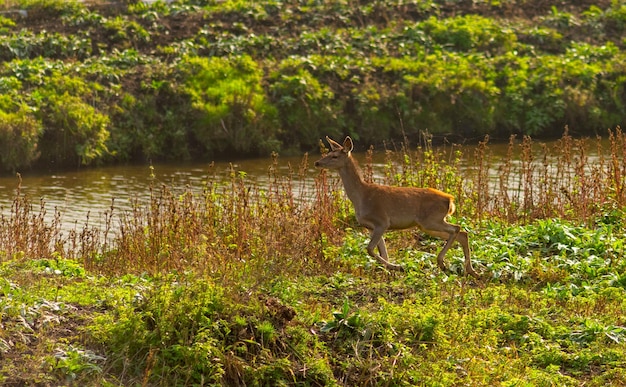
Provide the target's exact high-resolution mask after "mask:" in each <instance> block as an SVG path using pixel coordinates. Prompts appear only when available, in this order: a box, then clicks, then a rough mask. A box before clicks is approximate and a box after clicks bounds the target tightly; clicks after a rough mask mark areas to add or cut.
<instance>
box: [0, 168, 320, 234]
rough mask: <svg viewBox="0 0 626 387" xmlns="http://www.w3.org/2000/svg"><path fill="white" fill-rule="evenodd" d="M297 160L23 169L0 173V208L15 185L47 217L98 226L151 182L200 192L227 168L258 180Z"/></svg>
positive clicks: (66, 224)
mask: <svg viewBox="0 0 626 387" xmlns="http://www.w3.org/2000/svg"><path fill="white" fill-rule="evenodd" d="M301 162H302V158H300V157H298V158H279V159H278V161H277V163H276V164H275V165H274V166H273V163H272V159H271V158H269V157H268V158H266V159H258V160H239V161H236V162H235V161H233V162H223V163H214V164H213V165H211V164H208V163H193V164H192V163H185V164H176V165H175V164H156V165H152V166H150V165H132V166H113V167H103V168H90V169H81V170H78V171H65V172H59V173H54V174H41V173H35V172H25V173H22V174H21V175H20V176H19V177H18V176H16V175H12V176H6V175H4V176H0V213H1V214H2V216H4V217H9V216H11V207H12V205H13V202H14V198H15V196H16V194H17V192H18V186H19V190H20V192H21V194H23V195H25V196H26V197H27V198H28V199H29V202H30V203H31V204H32V206H33V208H34V210H35V211H34V212H35V213H39V208H40V205H41V203H43V204H44V205H45V209H46V219H48V220H51V219H52V218H53V216H54V213H55V212H58V213H59V214H60V216H61V224H62V226H63V229H73V228H75V227H76V229H78V230H80V229H82V227H83V226H84V225H85V224H86V223H87V222H88V224H89V225H90V226H94V227H98V228H101V227H102V226H103V224H104V221H105V213H106V212H110V211H111V206H112V205H114V208H115V210H114V213H117V214H120V213H121V212H123V211H127V210H129V209H130V208H131V203H132V202H134V201H139V202H140V203H141V202H145V201H147V200H148V199H149V197H150V187H160V186H161V185H166V186H167V187H169V188H171V189H172V190H180V191H181V192H182V191H183V190H184V189H187V188H191V189H192V190H197V191H198V192H200V191H201V189H202V187H203V185H204V184H205V183H206V182H212V181H215V180H217V181H220V180H228V179H230V175H231V173H232V171H235V173H240V172H245V175H246V181H248V182H249V183H250V184H259V185H260V186H263V185H264V184H267V181H268V179H269V169H270V167H272V168H274V169H276V170H277V171H276V173H278V174H279V175H285V176H288V175H289V174H290V173H291V172H290V171H291V170H293V169H297V168H298V166H299V165H300V163H301ZM310 164H311V166H310V173H309V175H310V177H311V179H312V178H313V176H314V174H315V173H316V171H314V169H313V166H312V163H310ZM292 165H293V168H292V167H291V166H292ZM20 178H21V183H20ZM114 219H115V217H114ZM113 226H115V225H113Z"/></svg>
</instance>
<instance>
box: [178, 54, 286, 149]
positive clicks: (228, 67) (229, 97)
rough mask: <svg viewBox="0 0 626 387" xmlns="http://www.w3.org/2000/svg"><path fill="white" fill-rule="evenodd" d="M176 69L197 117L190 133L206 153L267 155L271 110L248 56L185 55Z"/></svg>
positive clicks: (272, 139) (272, 132)
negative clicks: (227, 151) (190, 56)
mask: <svg viewBox="0 0 626 387" xmlns="http://www.w3.org/2000/svg"><path fill="white" fill-rule="evenodd" d="M179 71H180V73H181V76H182V77H183V82H184V89H185V91H186V92H187V93H188V94H189V96H190V98H191V100H192V103H193V108H194V110H195V111H194V115H195V117H196V119H197V122H196V123H195V124H194V126H193V127H192V128H191V130H192V133H193V134H194V136H195V138H196V139H197V140H198V141H199V143H200V144H201V145H202V146H203V147H204V149H205V150H206V151H207V152H209V153H215V152H219V151H222V152H223V151H226V150H234V151H236V152H242V153H257V154H264V153H265V154H267V153H269V151H271V150H274V149H276V148H277V146H278V141H277V139H276V133H277V126H278V125H277V122H276V109H275V107H273V106H272V105H271V104H269V103H268V101H267V98H266V96H265V94H264V91H263V88H262V86H261V79H262V75H263V74H262V71H261V70H260V69H259V68H258V65H257V64H256V63H255V62H254V61H253V60H252V58H250V57H248V56H241V57H237V58H215V57H213V58H199V57H196V58H187V59H186V60H184V61H182V62H181V63H180V65H179Z"/></svg>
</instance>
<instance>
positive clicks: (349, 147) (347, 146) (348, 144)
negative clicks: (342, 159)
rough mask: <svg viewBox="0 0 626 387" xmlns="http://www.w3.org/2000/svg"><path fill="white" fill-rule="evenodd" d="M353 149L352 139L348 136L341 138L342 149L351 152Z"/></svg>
mask: <svg viewBox="0 0 626 387" xmlns="http://www.w3.org/2000/svg"><path fill="white" fill-rule="evenodd" d="M352 149H354V144H352V139H351V138H350V136H347V137H346V139H345V140H343V151H344V152H346V153H350V152H352Z"/></svg>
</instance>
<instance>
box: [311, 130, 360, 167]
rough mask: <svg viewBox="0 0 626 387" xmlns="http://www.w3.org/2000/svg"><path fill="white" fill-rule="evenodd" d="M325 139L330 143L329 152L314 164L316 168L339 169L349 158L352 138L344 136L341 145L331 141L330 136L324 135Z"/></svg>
mask: <svg viewBox="0 0 626 387" xmlns="http://www.w3.org/2000/svg"><path fill="white" fill-rule="evenodd" d="M326 141H328V144H329V145H330V152H328V153H327V154H326V155H325V156H324V157H322V158H321V159H319V160H317V161H316V162H315V166H316V167H318V168H328V169H339V168H342V167H343V166H345V165H346V164H347V163H348V162H349V159H350V152H352V148H353V147H354V145H353V144H352V139H351V138H350V137H346V139H345V140H343V145H340V144H339V143H338V142H335V141H333V140H332V139H331V138H330V137H328V136H326Z"/></svg>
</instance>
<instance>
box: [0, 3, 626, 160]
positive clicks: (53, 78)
mask: <svg viewBox="0 0 626 387" xmlns="http://www.w3.org/2000/svg"><path fill="white" fill-rule="evenodd" d="M2 4H4V6H5V8H7V7H8V6H7V5H8V4H9V2H1V3H0V5H2ZM10 5H11V6H12V7H14V9H15V8H22V9H25V10H26V11H27V13H26V16H24V14H23V13H19V12H8V13H3V14H2V15H1V16H0V35H1V36H2V38H3V39H2V43H1V44H0V60H1V61H2V66H1V67H0V91H2V93H1V97H0V118H1V119H0V143H1V144H2V146H3V150H2V152H0V168H1V169H2V170H4V171H15V170H18V171H19V170H23V169H24V168H27V167H29V166H34V167H38V168H61V167H68V166H71V167H75V166H77V165H89V164H98V163H111V162H123V161H136V160H141V161H143V160H180V159H211V158H214V157H220V156H223V155H232V154H233V153H236V154H237V155H240V156H244V155H268V154H269V153H270V152H271V151H275V150H279V151H281V152H301V151H303V150H312V149H315V148H316V147H317V143H318V139H319V138H322V137H323V136H325V135H333V136H339V135H344V134H350V135H351V136H353V138H355V139H357V140H359V141H360V142H362V143H364V144H368V145H369V144H380V143H382V141H385V140H389V139H402V138H404V137H408V138H410V139H415V138H417V137H418V136H419V135H420V134H421V133H423V132H424V131H428V132H430V133H434V134H436V135H440V136H444V135H447V136H455V137H457V138H460V137H465V138H473V139H476V138H482V136H483V135H484V134H490V135H491V136H492V138H497V137H499V138H504V139H506V138H507V137H508V135H509V134H511V133H517V134H529V135H534V136H549V135H554V134H555V133H557V134H560V133H561V132H562V131H563V128H564V126H565V125H568V126H569V128H570V131H571V132H572V133H575V134H594V133H604V132H605V131H606V129H607V128H615V127H616V126H617V125H620V124H622V123H623V117H624V116H625V115H626V114H625V113H626V112H625V111H624V109H625V107H624V100H625V99H626V95H625V94H624V80H625V79H626V76H625V71H624V63H626V61H625V60H624V50H623V49H624V45H625V42H624V38H623V36H624V34H623V33H624V28H625V26H626V16H625V15H626V5H624V4H623V2H621V1H612V2H609V1H598V2H576V4H575V5H573V4H570V3H569V2H567V3H563V4H561V3H550V2H544V1H530V2H529V1H513V0H511V1H503V2H493V1H492V2H487V1H485V2H483V1H473V2H464V1H461V2H453V3H451V2H447V1H434V0H432V1H395V0H388V1H359V2H349V1H338V2H337V1H334V2H309V1H237V2H234V1H220V2H214V1H178V2H172V3H169V4H165V3H164V2H156V3H153V4H151V5H146V4H143V3H141V2H132V1H129V2H119V3H118V5H117V6H115V5H111V4H109V3H106V4H104V3H102V4H101V3H99V2H95V3H87V4H84V3H82V2H74V1H70V2H66V1H55V0H21V1H15V2H11V3H10Z"/></svg>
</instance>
